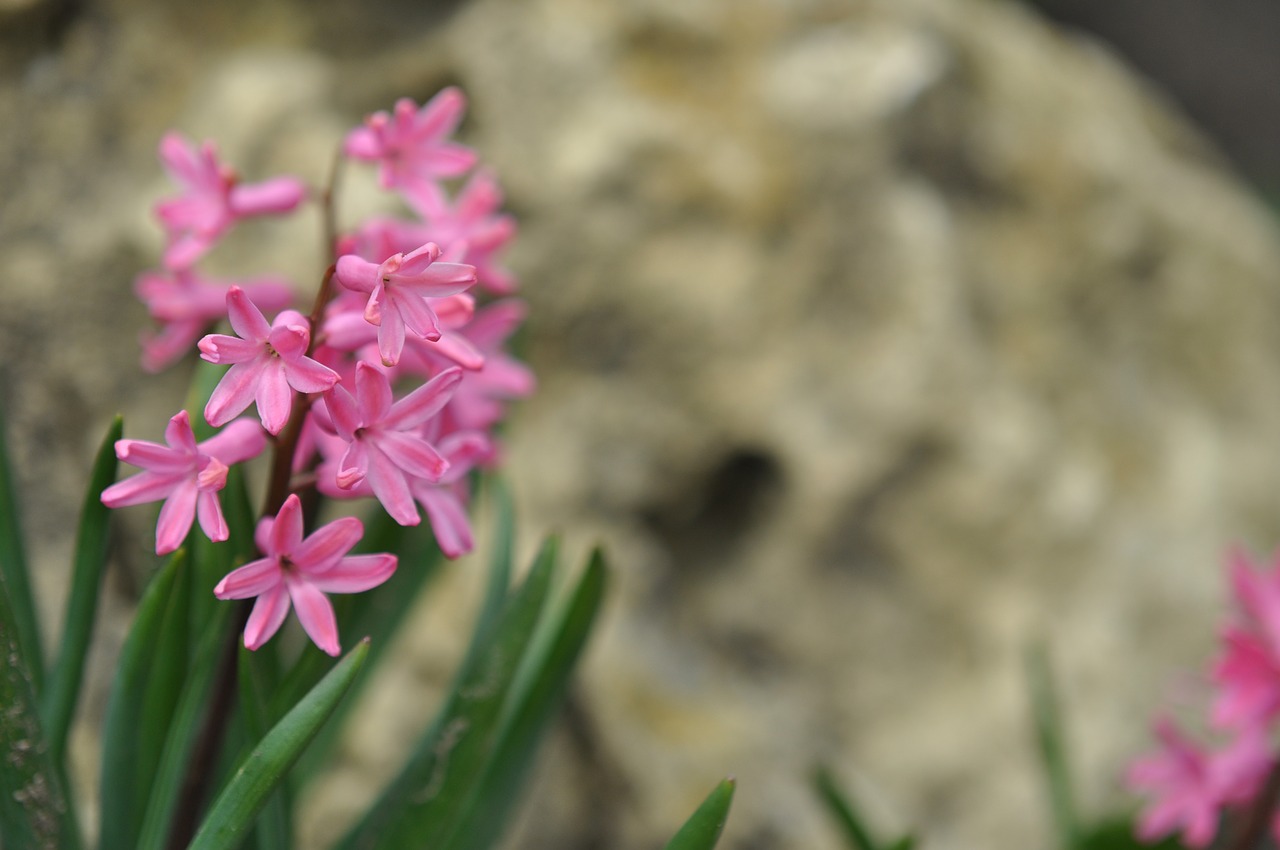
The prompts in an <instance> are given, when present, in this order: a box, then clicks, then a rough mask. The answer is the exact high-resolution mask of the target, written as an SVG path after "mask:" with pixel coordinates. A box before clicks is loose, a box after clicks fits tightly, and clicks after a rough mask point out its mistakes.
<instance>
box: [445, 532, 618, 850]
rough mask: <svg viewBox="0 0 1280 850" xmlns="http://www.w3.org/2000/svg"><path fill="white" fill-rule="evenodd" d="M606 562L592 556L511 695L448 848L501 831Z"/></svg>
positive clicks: (587, 621) (578, 649) (478, 842)
mask: <svg viewBox="0 0 1280 850" xmlns="http://www.w3.org/2000/svg"><path fill="white" fill-rule="evenodd" d="M605 575H606V566H605V561H604V555H603V553H601V552H600V551H599V550H596V551H595V552H593V553H592V554H591V558H590V560H589V561H588V563H587V568H586V570H584V571H583V575H582V578H581V579H580V580H579V581H578V585H577V587H576V588H574V590H573V593H572V594H571V596H570V597H569V602H568V605H567V606H566V607H565V609H564V611H563V614H562V615H561V616H559V617H557V618H556V621H555V623H554V624H553V629H552V630H551V639H550V641H549V642H548V643H547V644H546V646H545V647H544V651H543V652H542V653H541V654H540V655H539V657H537V658H536V659H533V660H534V662H535V663H534V667H533V675H532V676H530V677H529V680H528V682H527V685H526V686H525V687H524V688H523V689H520V690H518V691H517V692H516V693H515V694H513V696H512V699H511V700H509V704H508V706H507V708H508V710H507V711H505V712H504V716H505V717H506V725H505V727H504V728H503V730H502V733H501V736H500V737H499V739H498V744H497V746H496V747H495V748H494V751H493V754H492V756H491V758H490V761H489V764H488V766H487V769H486V771H485V775H484V778H483V780H482V782H481V783H480V786H479V787H478V788H477V789H476V791H475V793H474V794H473V796H472V798H471V800H470V801H469V803H468V806H467V808H466V810H465V812H464V814H463V815H462V816H461V817H459V818H458V820H457V826H456V827H455V828H454V831H453V834H452V835H451V836H450V838H449V840H448V841H447V842H446V843H445V844H443V845H441V847H442V848H447V850H485V848H489V847H492V846H493V845H494V844H495V843H496V842H497V840H498V839H499V838H500V837H501V835H502V830H503V828H504V827H505V826H506V825H507V823H508V821H509V819H510V815H511V812H512V810H513V808H514V807H515V803H516V800H517V799H518V797H519V792H520V789H521V786H522V784H523V781H524V778H525V776H526V775H527V774H528V772H529V767H530V765H531V764H532V762H533V757H534V755H535V754H536V752H537V747H538V743H539V742H540V741H541V739H542V736H543V733H544V732H545V731H546V728H547V724H548V723H549V722H550V720H551V718H552V717H554V716H555V713H556V710H557V709H558V708H559V707H560V705H561V704H562V702H563V699H564V695H565V691H566V689H567V687H568V684H569V679H570V677H571V676H572V674H573V671H574V669H575V667H576V664H577V660H578V658H579V656H580V655H581V653H582V649H583V647H584V646H585V645H586V642H587V638H588V636H589V635H590V634H591V628H592V625H593V624H594V622H595V618H596V614H597V612H598V611H599V609H600V602H601V600H602V599H603V596H604V585H605Z"/></svg>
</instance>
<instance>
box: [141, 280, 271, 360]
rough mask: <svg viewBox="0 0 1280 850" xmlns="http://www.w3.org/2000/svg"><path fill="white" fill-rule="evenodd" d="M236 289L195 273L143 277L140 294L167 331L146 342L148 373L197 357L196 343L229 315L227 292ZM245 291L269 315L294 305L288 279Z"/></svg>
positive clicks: (251, 284)
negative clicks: (186, 357)
mask: <svg viewBox="0 0 1280 850" xmlns="http://www.w3.org/2000/svg"><path fill="white" fill-rule="evenodd" d="M233 285H234V284H232V283H231V282H230V281H223V280H214V279H211V278H206V277H202V276H200V275H197V274H196V273H195V272H193V271H191V270H189V269H188V270H183V271H178V272H168V271H165V272H145V273H143V274H141V275H139V276H138V279H137V281H136V282H135V283H134V287H133V288H134V292H135V293H136V294H137V296H138V298H139V300H141V301H142V303H143V304H145V305H146V307H147V312H148V313H149V314H150V315H151V318H153V319H155V320H156V321H158V322H160V325H161V327H160V330H159V332H158V333H154V334H149V335H147V336H144V337H143V338H142V368H143V369H146V370H147V371H148V372H159V371H160V370H161V369H164V368H165V367H166V366H169V365H171V364H172V363H174V362H175V361H177V360H179V359H180V358H181V357H182V356H183V355H185V354H186V353H187V352H189V351H191V350H192V348H193V347H194V346H195V344H196V340H198V339H200V337H201V336H203V335H204V334H205V333H207V332H208V331H209V329H210V327H212V326H213V325H214V324H215V323H217V321H218V320H219V319H221V318H222V317H223V316H224V315H226V309H227V290H228V289H230V288H231V287H232V286H233ZM239 285H240V287H241V288H242V289H244V291H245V293H246V294H248V295H249V297H250V298H252V299H253V301H254V302H255V303H256V304H259V305H261V306H262V309H264V310H270V311H272V312H275V311H277V310H283V309H284V308H285V307H288V306H289V304H290V303H291V302H292V301H293V290H292V288H291V287H290V285H289V282H288V281H287V280H284V279H283V278H278V277H269V276H266V277H259V278H252V279H249V280H244V281H241V282H240V284H239Z"/></svg>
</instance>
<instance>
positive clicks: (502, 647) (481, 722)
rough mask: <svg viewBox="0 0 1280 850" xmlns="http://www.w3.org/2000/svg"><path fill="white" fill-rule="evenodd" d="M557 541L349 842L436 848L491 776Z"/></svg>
mask: <svg viewBox="0 0 1280 850" xmlns="http://www.w3.org/2000/svg"><path fill="white" fill-rule="evenodd" d="M555 561H556V543H555V540H554V539H549V540H548V541H547V542H546V543H545V544H544V545H543V548H542V551H541V552H540V553H539V555H538V558H537V560H536V561H535V563H534V567H533V569H532V570H531V571H530V573H529V576H528V578H526V579H525V581H524V584H522V585H521V587H520V589H519V590H518V591H517V592H516V593H515V595H513V596H512V597H511V599H510V600H509V601H508V603H507V605H506V606H505V610H504V611H503V614H502V616H501V617H500V618H499V620H498V622H497V624H496V625H495V627H494V629H493V633H492V636H491V638H490V639H489V640H487V641H485V643H484V646H483V648H482V650H481V651H480V653H479V660H478V663H476V664H474V665H470V667H469V669H467V670H466V671H465V672H464V673H463V674H462V676H461V679H460V681H459V683H458V685H457V686H456V687H455V688H454V689H453V692H452V693H451V694H450V695H449V697H448V698H447V699H446V700H445V704H444V706H443V708H442V710H441V712H440V714H439V715H438V716H437V718H436V721H435V723H433V725H432V727H431V728H430V729H429V730H428V732H427V734H426V735H424V736H423V738H422V740H421V741H420V742H419V745H418V748H417V750H416V751H415V752H414V754H413V755H412V756H411V757H410V759H409V762H408V764H406V765H405V767H404V769H403V770H402V771H401V773H400V775H399V776H398V777H397V778H396V779H395V780H394V781H393V782H392V783H391V785H390V786H389V787H388V788H387V789H386V790H385V791H384V792H383V794H382V796H381V797H380V798H379V800H378V802H377V803H376V804H375V805H374V807H373V808H372V809H371V810H370V811H369V813H368V814H367V815H366V816H365V818H364V820H363V821H361V822H360V823H359V824H358V825H357V826H356V827H355V828H354V829H353V830H352V831H351V833H349V834H348V835H347V837H346V838H345V839H344V840H343V841H342V842H341V844H340V845H339V846H340V847H344V848H360V850H365V848H375V847H377V848H395V847H409V846H413V847H436V846H437V845H438V844H439V842H440V841H441V840H443V838H444V837H446V836H447V835H448V834H449V833H450V832H451V830H452V828H453V826H454V823H455V819H456V818H458V817H459V816H460V815H461V813H462V808H461V807H462V806H463V805H464V804H465V803H466V802H467V801H468V800H469V799H470V796H471V794H472V793H473V792H474V790H475V789H476V788H477V787H478V785H479V783H480V782H481V780H482V779H483V776H484V771H485V769H486V765H487V761H488V757H489V754H490V752H491V751H492V749H493V746H494V743H495V740H496V737H497V733H498V721H499V719H500V717H501V713H502V707H503V703H504V702H505V700H506V697H507V695H508V692H509V689H510V686H511V682H512V680H513V679H514V677H515V674H516V670H517V669H518V668H519V666H520V660H521V657H522V656H523V653H524V651H525V649H526V648H527V646H528V641H529V638H530V636H531V635H532V634H533V631H534V629H535V627H536V626H537V624H538V620H539V618H540V616H541V614H542V610H543V607H544V603H545V602H546V599H547V595H548V592H549V590H550V586H551V582H552V578H553V576H554V572H555Z"/></svg>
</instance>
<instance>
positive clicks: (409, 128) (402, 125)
mask: <svg viewBox="0 0 1280 850" xmlns="http://www.w3.org/2000/svg"><path fill="white" fill-rule="evenodd" d="M466 108H467V101H466V98H465V97H464V96H463V94H462V92H461V91H459V90H458V89H456V88H452V87H451V88H447V89H444V90H442V91H441V92H440V93H439V94H437V95H436V96H435V97H433V98H431V100H429V101H428V102H427V103H426V104H425V105H424V106H423V107H422V108H421V109H419V108H418V107H417V106H416V105H415V104H414V102H413V101H412V100H409V99H408V98H404V99H401V100H399V101H397V102H396V106H395V110H394V113H393V114H392V115H388V114H387V113H386V112H375V113H374V114H373V115H370V116H369V117H368V118H366V119H365V122H364V126H363V127H357V128H356V129H354V130H352V131H351V132H350V133H349V134H347V139H346V142H345V145H344V150H345V152H346V154H347V156H350V157H353V158H355V159H360V160H365V161H366V162H376V163H378V166H379V168H378V177H379V181H380V182H381V183H382V187H383V188H384V189H404V190H406V191H408V192H411V193H412V194H413V195H414V196H415V197H417V198H419V199H421V201H420V202H421V203H423V204H425V205H427V206H428V207H431V208H433V209H443V207H444V191H443V190H442V189H441V188H440V186H439V183H438V181H440V180H442V179H445V178H449V177H457V176H459V175H461V174H465V173H466V172H467V171H469V170H470V169H471V166H473V165H475V163H476V154H475V152H474V151H473V150H471V149H470V148H467V147H463V146H462V145H459V144H457V143H455V142H450V141H449V140H448V138H449V136H451V135H453V131H454V130H456V129H457V128H458V123H459V122H460V121H461V120H462V113H463V112H465V111H466Z"/></svg>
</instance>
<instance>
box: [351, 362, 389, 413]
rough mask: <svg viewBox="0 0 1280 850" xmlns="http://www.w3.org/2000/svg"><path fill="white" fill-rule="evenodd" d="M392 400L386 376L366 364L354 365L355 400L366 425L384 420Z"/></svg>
mask: <svg viewBox="0 0 1280 850" xmlns="http://www.w3.org/2000/svg"><path fill="white" fill-rule="evenodd" d="M394 398H395V397H394V396H393V395H392V394H391V382H390V381H389V380H387V376H386V375H384V374H382V372H380V371H378V370H377V369H376V368H374V367H373V366H371V365H370V364H368V363H364V362H361V363H359V364H357V365H356V399H357V400H358V401H359V403H360V418H361V419H362V420H363V421H364V423H365V424H366V425H372V424H373V423H375V422H381V421H382V420H383V419H385V418H386V416H387V414H388V413H390V412H391V404H392V401H393V400H394Z"/></svg>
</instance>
